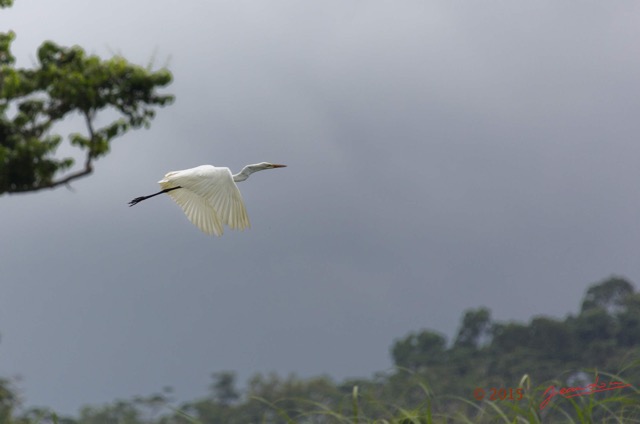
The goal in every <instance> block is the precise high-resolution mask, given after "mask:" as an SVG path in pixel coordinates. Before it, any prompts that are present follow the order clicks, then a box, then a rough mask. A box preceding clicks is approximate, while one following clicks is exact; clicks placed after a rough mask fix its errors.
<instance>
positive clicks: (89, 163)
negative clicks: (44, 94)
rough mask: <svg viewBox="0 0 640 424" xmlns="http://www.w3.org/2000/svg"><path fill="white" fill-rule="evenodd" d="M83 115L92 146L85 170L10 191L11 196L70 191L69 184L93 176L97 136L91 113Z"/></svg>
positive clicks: (88, 153)
mask: <svg viewBox="0 0 640 424" xmlns="http://www.w3.org/2000/svg"><path fill="white" fill-rule="evenodd" d="M83 115H84V118H85V122H86V124H87V131H88V132H89V138H90V140H91V145H90V146H89V150H88V151H87V157H86V159H85V162H84V169H81V170H79V171H76V172H74V173H71V174H68V175H67V176H65V177H64V178H61V179H59V180H57V181H52V182H50V183H48V184H40V185H36V186H32V187H25V188H18V189H15V190H10V191H9V194H12V193H25V192H32V191H39V190H44V189H53V188H56V187H58V186H61V185H66V186H67V187H68V188H69V189H70V188H71V186H70V185H69V183H70V182H71V181H74V180H77V179H78V178H82V177H86V176H87V175H91V173H92V172H93V157H94V147H93V145H94V143H95V139H96V134H95V131H94V129H93V124H92V122H91V115H90V113H89V112H87V111H84V112H83Z"/></svg>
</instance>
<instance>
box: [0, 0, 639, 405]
mask: <svg viewBox="0 0 640 424" xmlns="http://www.w3.org/2000/svg"><path fill="white" fill-rule="evenodd" d="M639 22H640V2H637V1H631V0H629V1H607V2H603V1H586V2H558V1H556V0H549V1H543V0H536V1H528V2H513V1H507V0H505V1H484V2H474V1H451V0H442V1H409V0H407V1H393V2H392V1H378V0H357V1H345V0H339V1H338V0H335V1H327V0H323V1H321V2H320V1H317V2H308V1H305V2H302V1H293V0H282V1H239V0H234V1H230V0H229V1H219V0H206V1H205V0H189V1H185V2H175V1H168V0H153V1H152V0H137V1H131V0H112V1H109V2H96V1H86V0H58V1H55V2H52V1H48V0H31V1H27V0H16V4H15V6H14V7H13V8H12V9H9V10H4V11H0V30H7V29H13V30H14V31H16V33H17V35H18V39H17V41H16V42H15V44H14V53H15V54H16V56H17V57H18V60H19V64H20V65H21V66H25V67H29V66H31V65H32V64H33V63H34V61H35V57H36V56H35V52H36V49H37V47H38V46H39V45H40V43H41V42H42V41H44V40H46V39H51V40H54V41H56V42H58V43H60V44H63V45H73V44H78V45H80V46H82V47H84V48H85V49H87V50H88V51H89V52H91V53H95V54H99V55H101V56H103V57H108V56H109V55H111V54H113V53H119V54H122V55H124V56H125V57H126V58H127V59H129V60H131V61H134V62H137V63H140V64H145V65H146V64H147V63H149V61H150V60H151V59H152V58H155V60H154V63H155V64H156V65H157V66H162V65H164V64H168V66H169V68H170V70H171V71H172V72H173V74H174V78H175V81H174V83H173V84H172V85H171V86H170V87H169V88H168V90H167V91H168V92H171V93H173V94H175V95H176V97H177V100H176V102H175V104H174V105H173V106H171V107H168V108H165V109H163V110H161V111H160V112H159V113H158V115H157V118H156V120H155V121H154V123H153V125H152V128H151V129H150V130H146V131H145V130H141V131H137V132H132V133H129V134H127V135H126V136H125V137H124V138H121V139H118V140H117V141H115V142H114V143H113V148H112V153H111V154H110V155H109V156H107V157H106V158H104V159H101V160H100V161H98V162H97V164H96V166H95V169H96V172H95V174H94V175H93V176H91V177H89V178H87V179H85V180H82V181H79V182H77V183H75V184H73V187H74V189H75V192H71V191H69V190H67V189H64V188H61V189H57V190H55V191H50V192H40V193H37V194H26V195H19V196H3V197H1V198H0V211H1V214H2V220H0V234H1V235H2V236H1V237H2V241H1V243H0V269H1V273H0V278H1V286H0V290H1V295H0V333H1V334H2V341H1V343H0V375H3V376H14V375H21V376H22V377H23V380H22V382H21V384H20V385H21V387H22V389H23V393H24V395H25V397H26V400H27V403H28V404H30V405H42V406H50V407H53V408H55V409H57V410H59V411H62V412H65V413H75V412H77V409H78V407H79V406H80V405H82V404H86V403H94V404H95V403H104V402H108V401H112V400H114V399H115V398H127V397H130V396H134V395H144V394H149V393H151V392H154V391H157V390H159V389H160V388H161V387H163V386H166V385H171V386H173V387H174V388H175V390H176V396H177V397H178V398H180V399H183V400H186V399H193V398H195V397H197V396H201V395H204V394H205V393H206V388H207V386H208V384H209V382H210V374H211V373H212V372H216V371H222V370H233V371H237V372H238V373H239V377H240V380H241V381H242V382H244V381H245V380H246V378H247V377H249V376H250V375H251V374H253V373H255V372H268V371H277V372H278V373H281V374H287V373H290V372H295V373H297V374H298V375H300V376H312V375H317V374H325V373H326V374H328V375H330V376H333V377H335V378H336V379H342V378H345V377H353V376H362V377H366V376H371V375H372V374H373V373H374V372H376V371H382V370H387V369H389V368H390V367H391V365H392V363H391V359H390V356H389V347H390V346H391V344H392V343H393V341H394V339H396V338H399V337H402V336H404V335H406V334H407V333H408V332H410V331H416V330H419V329H422V328H430V329H433V330H436V331H439V332H442V333H443V334H446V335H448V336H449V337H451V336H452V335H453V334H454V333H455V331H456V329H457V326H458V324H459V320H460V317H461V315H462V313H463V312H464V310H465V309H467V308H475V307H479V306H487V307H489V308H491V310H492V311H493V314H494V318H495V319H498V320H510V319H515V320H528V319H530V318H531V317H532V316H535V315H540V314H544V315H550V316H553V317H558V318H562V317H564V316H565V315H566V314H567V313H569V312H576V311H577V310H578V307H579V304H580V301H581V298H582V295H583V294H584V291H585V289H586V287H587V286H588V285H589V284H591V283H593V282H596V281H599V280H601V279H603V278H606V277H608V276H610V275H611V274H618V275H623V276H626V277H627V278H629V279H630V280H631V281H638V280H640V261H639V260H638V246H639V245H640V220H639V219H638V217H639V216H640V193H639V190H638V181H640V166H639V161H638V158H639V157H640V140H639V137H638V136H639V134H640V119H639V112H640V84H639V75H640V54H639V53H640V51H639V49H638V40H639V39H640V25H639ZM59 129H60V130H61V131H77V130H79V129H82V127H80V126H77V123H76V122H73V121H69V122H65V123H64V125H62V126H61V127H60V128H59ZM65 151H68V149H62V153H64V152H65ZM261 161H271V162H275V163H284V164H287V165H288V168H285V169H279V170H274V171H265V172H262V173H259V174H256V175H254V176H252V177H251V179H250V180H248V181H247V182H244V183H241V185H240V189H241V191H242V193H243V196H244V199H245V203H246V206H247V210H248V213H249V216H250V219H251V222H252V228H251V229H250V230H248V231H244V232H233V231H227V232H226V233H225V235H224V236H223V237H221V238H215V237H208V236H206V235H204V234H203V233H201V232H200V231H199V230H198V229H197V228H196V227H195V226H193V225H191V224H190V223H189V222H188V221H187V219H186V218H185V216H184V215H183V213H182V211H181V210H180V208H179V207H178V206H177V205H175V204H174V203H173V202H172V201H171V200H170V198H169V197H168V196H163V197H157V198H154V199H152V200H149V201H146V202H144V203H141V204H140V205H138V206H136V207H135V208H129V207H127V202H128V201H129V200H131V199H132V198H134V197H137V196H141V195H145V194H150V193H153V192H155V191H157V190H158V185H157V184H156V182H157V181H158V180H159V179H160V178H161V177H162V176H163V175H164V174H165V173H166V172H168V171H172V170H178V169H185V168H190V167H193V166H197V165H201V164H213V165H219V166H229V167H230V168H231V169H232V170H234V171H237V170H239V169H240V168H241V167H242V166H243V165H245V164H248V163H256V162H261ZM559 371H560V370H559Z"/></svg>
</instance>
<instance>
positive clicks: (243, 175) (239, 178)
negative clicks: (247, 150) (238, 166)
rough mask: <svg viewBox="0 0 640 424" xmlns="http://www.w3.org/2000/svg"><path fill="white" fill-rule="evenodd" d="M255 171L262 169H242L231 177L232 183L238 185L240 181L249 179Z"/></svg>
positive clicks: (249, 166)
mask: <svg viewBox="0 0 640 424" xmlns="http://www.w3.org/2000/svg"><path fill="white" fill-rule="evenodd" d="M256 171H262V168H256V165H247V166H245V167H244V168H242V171H240V172H238V173H237V174H235V175H234V176H233V181H235V182H237V183H239V182H240V181H244V180H246V179H247V178H249V175H251V174H253V173H254V172H256Z"/></svg>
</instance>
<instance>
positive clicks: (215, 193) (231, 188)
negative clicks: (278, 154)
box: [129, 162, 285, 236]
mask: <svg viewBox="0 0 640 424" xmlns="http://www.w3.org/2000/svg"><path fill="white" fill-rule="evenodd" d="M284 166H285V165H274V164H271V163H267V162H262V163H258V164H255V165H247V166H245V167H244V168H243V169H242V171H240V172H239V173H238V174H235V175H233V174H231V171H230V170H229V168H222V167H215V166H212V165H202V166H197V167H195V168H191V169H185V170H182V171H173V172H169V173H168V174H166V175H165V176H164V178H163V179H161V180H160V181H158V183H159V184H160V186H161V187H162V190H161V191H159V192H158V193H155V194H152V195H150V196H142V197H137V198H135V199H133V200H132V201H131V202H129V206H133V205H136V204H138V203H139V202H141V201H143V200H146V199H148V198H150V197H153V196H157V195H159V194H162V193H167V194H168V195H169V196H171V198H172V199H173V200H174V201H175V202H176V203H177V204H178V205H179V206H180V207H181V208H182V210H183V211H184V213H185V215H186V216H187V218H189V221H191V222H192V223H193V224H194V225H195V226H197V227H198V228H199V229H200V230H202V231H203V232H205V233H207V234H215V235H216V236H221V235H222V233H223V232H224V231H223V225H226V226H227V227H229V228H231V229H232V230H244V229H245V228H249V226H250V224H249V217H248V216H247V211H246V209H245V207H244V203H243V201H242V195H241V194H240V190H238V186H237V185H236V182H240V181H244V180H246V179H247V178H249V175H251V174H252V173H254V172H257V171H262V170H265V169H274V168H282V167H284Z"/></svg>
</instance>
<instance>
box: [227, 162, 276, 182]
mask: <svg viewBox="0 0 640 424" xmlns="http://www.w3.org/2000/svg"><path fill="white" fill-rule="evenodd" d="M286 166H287V165H278V164H273V163H269V162H260V163H256V164H253V165H247V166H245V167H244V168H242V171H240V172H239V173H237V174H235V175H234V176H233V181H235V182H240V181H244V180H246V179H247V178H249V175H251V174H253V173H254V172H258V171H264V170H265V169H275V168H284V167H286Z"/></svg>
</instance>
